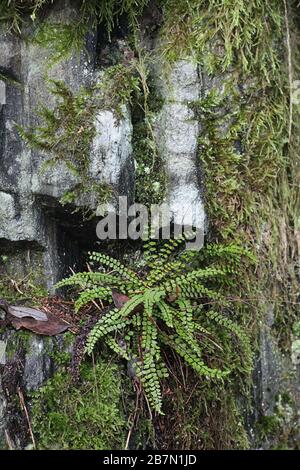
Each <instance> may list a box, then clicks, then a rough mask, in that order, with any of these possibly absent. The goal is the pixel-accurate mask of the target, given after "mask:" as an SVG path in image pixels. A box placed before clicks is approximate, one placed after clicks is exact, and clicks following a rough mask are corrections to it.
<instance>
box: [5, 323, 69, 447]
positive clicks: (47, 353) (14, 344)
mask: <svg viewBox="0 0 300 470" xmlns="http://www.w3.org/2000/svg"><path fill="white" fill-rule="evenodd" d="M1 338H2V339H1V340H0V377H1V380H0V449H4V448H7V447H9V448H12V449H22V448H24V447H26V446H27V445H28V444H30V443H31V438H30V433H29V424H28V422H27V418H26V412H25V410H24V408H23V406H22V400H23V398H26V394H27V393H32V392H34V391H36V390H38V388H39V387H41V385H42V384H43V383H44V382H45V380H46V379H47V378H48V377H49V376H51V375H52V374H53V372H54V371H55V369H56V363H55V354H54V352H55V351H56V352H59V351H62V350H64V351H66V350H67V345H66V342H65V340H64V337H63V336H57V337H56V338H47V339H44V338H43V337H40V336H36V335H33V334H29V333H22V335H21V336H20V332H11V331H7V332H6V333H5V334H2V336H1Z"/></svg>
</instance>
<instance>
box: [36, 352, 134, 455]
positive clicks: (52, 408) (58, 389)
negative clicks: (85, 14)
mask: <svg viewBox="0 0 300 470" xmlns="http://www.w3.org/2000/svg"><path fill="white" fill-rule="evenodd" d="M81 378H82V381H81V382H80V384H77V385H76V386H75V385H74V383H72V377H71V376H70V374H69V373H68V372H67V371H64V370H60V371H58V372H57V373H56V374H55V375H54V376H53V377H52V378H51V379H50V380H48V382H47V383H46V385H44V386H43V387H42V388H41V389H40V390H39V391H37V392H36V393H34V395H33V397H32V399H33V403H32V405H33V406H32V410H31V412H32V427H33V432H34V434H35V436H36V438H37V446H38V449H48V450H49V449H60V450H63V449H65V450H69V449H91V450H105V449H122V448H124V443H125V439H126V418H125V416H124V412H123V411H122V405H121V403H120V397H121V377H120V374H119V370H118V367H117V366H116V364H112V363H110V364H109V365H107V364H106V362H105V361H103V360H101V361H98V362H97V364H95V366H93V365H92V364H87V363H85V364H82V366H81ZM95 383H96V387H95Z"/></svg>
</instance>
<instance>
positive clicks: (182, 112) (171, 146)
mask: <svg viewBox="0 0 300 470" xmlns="http://www.w3.org/2000/svg"><path fill="white" fill-rule="evenodd" d="M155 73H156V77H157V86H158V89H159V90H160V93H161V96H162V98H163V103H164V104H163V106H162V109H161V111H160V114H159V116H158V117H157V120H156V126H155V130H156V136H157V143H158V149H159V152H160V155H161V157H162V160H163V161H164V163H165V167H166V173H167V179H168V182H167V197H166V202H167V203H168V204H169V207H170V211H171V213H172V215H173V221H174V223H175V224H178V225H189V226H194V227H197V228H198V229H201V230H204V225H205V213H204V205H203V200H202V194H201V184H200V179H201V172H200V168H199V164H198V162H199V156H198V151H197V150H198V137H199V132H200V127H199V123H198V120H197V119H195V116H194V113H193V111H192V110H191V108H190V103H192V102H193V101H196V100H199V98H200V92H201V83H200V80H199V76H198V67H197V65H196V64H195V63H193V62H192V61H188V60H181V61H178V62H177V63H176V64H175V65H174V66H173V69H172V70H171V71H170V73H169V75H167V77H165V75H164V72H163V69H162V68H161V67H159V66H158V67H157V68H156V71H155Z"/></svg>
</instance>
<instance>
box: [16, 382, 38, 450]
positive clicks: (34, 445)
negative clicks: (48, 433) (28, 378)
mask: <svg viewBox="0 0 300 470" xmlns="http://www.w3.org/2000/svg"><path fill="white" fill-rule="evenodd" d="M18 395H19V399H20V403H21V408H22V410H23V411H24V413H25V416H26V420H27V423H28V429H29V434H30V437H31V440H32V444H33V448H34V449H36V443H35V439H34V435H33V432H32V427H31V422H30V418H29V414H28V411H27V408H26V404H25V400H24V395H23V392H22V390H21V389H20V387H18Z"/></svg>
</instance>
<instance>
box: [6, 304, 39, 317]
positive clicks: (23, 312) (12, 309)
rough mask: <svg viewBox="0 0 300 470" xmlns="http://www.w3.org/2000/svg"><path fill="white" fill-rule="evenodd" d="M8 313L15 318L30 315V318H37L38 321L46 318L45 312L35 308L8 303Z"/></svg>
mask: <svg viewBox="0 0 300 470" xmlns="http://www.w3.org/2000/svg"><path fill="white" fill-rule="evenodd" d="M9 313H10V314H11V315H13V316H14V317H17V318H24V317H31V318H34V320H38V321H47V320H48V317H47V315H46V313H45V312H41V311H40V310H36V309H35V308H29V307H20V306H17V305H10V306H9Z"/></svg>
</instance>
